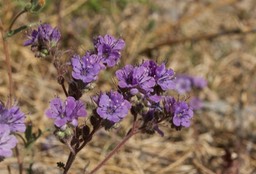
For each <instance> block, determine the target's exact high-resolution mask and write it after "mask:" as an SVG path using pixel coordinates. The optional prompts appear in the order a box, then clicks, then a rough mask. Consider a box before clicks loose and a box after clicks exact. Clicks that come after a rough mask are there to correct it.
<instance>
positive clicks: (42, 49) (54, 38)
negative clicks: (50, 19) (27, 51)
mask: <svg viewBox="0 0 256 174" xmlns="http://www.w3.org/2000/svg"><path fill="white" fill-rule="evenodd" d="M28 37H29V39H28V40H26V41H25V42H24V46H29V45H31V49H32V51H34V52H36V57H45V56H47V55H48V54H49V51H50V49H51V48H53V47H55V46H56V45H57V43H58V42H59V40H60V37H61V35H60V32H59V30H58V29H57V28H52V26H51V25H49V24H41V25H39V27H38V29H37V30H33V31H32V33H31V34H30V35H28Z"/></svg>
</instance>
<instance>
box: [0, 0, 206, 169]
mask: <svg viewBox="0 0 256 174" xmlns="http://www.w3.org/2000/svg"><path fill="white" fill-rule="evenodd" d="M33 2H34V1H33ZM38 2H39V1H38ZM40 2H41V1H40ZM32 5H33V3H32ZM36 5H37V6H39V7H40V5H41V4H34V7H33V9H36V8H35V6H36ZM31 8H32V7H31ZM59 42H61V33H60V31H59V30H58V28H57V27H52V26H51V25H50V24H47V23H42V22H40V23H39V24H38V25H37V27H36V28H35V29H33V30H32V31H31V32H30V33H29V34H28V35H27V40H26V41H25V42H24V46H26V47H30V48H31V51H32V52H33V53H34V55H35V57H36V58H47V59H51V61H52V63H53V65H54V67H55V68H56V70H57V77H56V79H57V83H59V84H60V85H61V87H62V89H63V92H64V94H65V96H66V97H65V98H60V97H59V96H58V94H57V96H56V97H54V98H53V99H52V100H51V101H50V102H49V107H48V108H47V109H46V111H45V115H46V116H47V117H48V118H49V119H51V120H53V124H54V130H52V133H53V134H54V135H55V136H56V137H57V138H58V139H59V140H60V142H62V143H64V144H65V145H66V146H67V147H68V148H69V150H70V152H69V156H68V158H67V161H66V162H58V163H57V164H58V167H60V168H62V169H63V174H67V173H68V171H69V170H70V167H71V166H72V164H73V163H74V161H75V158H76V156H77V154H78V153H80V151H81V150H82V149H83V148H84V147H85V146H86V145H87V144H88V143H89V142H90V141H92V140H93V137H94V136H95V133H96V132H97V131H98V130H100V129H106V130H110V129H111V128H113V127H114V126H115V125H116V124H117V123H118V124H121V123H122V120H123V119H124V118H125V117H130V118H132V120H133V121H132V124H131V128H130V129H129V130H127V134H126V136H125V137H123V140H122V141H121V142H120V143H119V144H118V145H117V146H116V147H115V148H114V149H113V151H112V152H111V153H110V154H109V155H108V156H107V157H106V158H105V160H103V161H102V162H101V163H99V165H97V166H96V167H95V168H94V169H93V170H92V171H91V172H90V173H91V174H92V173H95V172H96V171H97V170H98V169H99V168H101V167H102V166H103V164H104V163H105V162H106V161H107V160H108V159H109V158H110V157H111V156H112V155H113V154H114V153H115V152H116V151H117V150H118V149H119V148H120V147H121V146H123V145H124V144H125V143H126V141H128V140H129V138H131V137H132V136H134V135H136V134H138V133H145V134H154V133H157V134H159V135H160V136H164V131H162V130H161V125H162V124H163V123H165V124H167V125H169V127H170V128H173V129H175V130H181V129H182V128H184V127H185V128H188V127H189V126H190V125H191V120H192V118H193V107H191V105H190V104H189V103H188V100H187V98H186V97H181V96H182V95H183V94H184V93H186V92H188V91H189V90H191V88H192V86H193V87H196V88H200V89H201V88H203V87H204V86H205V85H206V82H205V81H203V80H201V79H197V78H196V79H195V78H191V77H184V78H180V77H179V76H177V77H176V75H175V72H174V70H173V69H171V68H168V66H167V64H166V63H165V62H160V63H157V62H156V61H154V60H143V61H141V63H140V64H138V65H125V66H124V67H122V68H120V69H118V70H117V71H116V72H115V77H114V78H115V79H116V82H117V86H116V90H111V91H100V92H99V93H97V94H95V95H92V96H90V97H91V98H92V103H93V105H94V108H93V109H92V112H88V110H87V107H86V106H87V105H88V103H85V102H84V101H83V99H82V96H83V95H85V94H86V91H88V90H90V89H91V88H93V84H94V83H95V82H96V81H97V80H98V78H99V73H100V72H101V71H105V70H106V69H107V68H112V67H114V66H116V65H117V64H118V63H119V61H120V59H121V53H122V51H123V50H124V48H125V41H124V40H123V39H121V38H116V37H114V36H111V35H109V34H106V35H103V36H101V35H100V36H97V37H96V38H95V39H94V42H93V44H94V50H88V51H85V52H84V54H83V55H79V54H77V53H75V54H74V55H72V56H70V57H69V60H68V62H66V61H65V60H63V59H61V54H60V52H65V51H63V50H61V48H59ZM85 89H86V90H85ZM169 91H172V92H177V94H176V95H169ZM87 97H88V95H87ZM175 97H176V98H175ZM88 113H91V114H90V115H89V114H88ZM80 117H87V118H88V119H85V120H86V121H83V122H79V118H80ZM24 121H25V114H24V113H22V112H21V111H20V109H19V107H17V106H12V107H9V108H7V107H5V106H4V105H3V104H1V105H0V125H1V128H0V135H1V136H0V159H2V160H3V159H4V158H5V157H9V156H11V155H12V151H11V149H12V148H14V147H15V146H16V144H17V139H16V138H15V136H14V135H13V134H14V133H17V132H21V133H22V132H25V130H26V126H25V123H24ZM30 129H31V127H29V126H28V125H27V130H26V134H27V135H28V136H26V137H27V140H28V139H29V137H31V136H32V137H34V139H37V138H38V137H39V134H38V135H34V134H32V133H31V130H30ZM56 162H57V161H56Z"/></svg>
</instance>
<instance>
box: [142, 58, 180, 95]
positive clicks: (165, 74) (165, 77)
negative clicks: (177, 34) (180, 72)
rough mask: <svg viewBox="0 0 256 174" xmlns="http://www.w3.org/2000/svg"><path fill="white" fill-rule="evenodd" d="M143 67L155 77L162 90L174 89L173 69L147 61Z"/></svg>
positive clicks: (163, 64)
mask: <svg viewBox="0 0 256 174" xmlns="http://www.w3.org/2000/svg"><path fill="white" fill-rule="evenodd" d="M142 66H144V67H146V68H147V69H148V71H149V75H150V76H151V77H154V79H155V81H156V84H157V85H159V86H160V87H161V88H162V90H164V91H165V90H168V89H174V88H175V83H174V81H173V80H174V71H173V70H172V69H166V67H165V63H162V64H161V65H160V66H159V65H158V64H157V63H156V62H155V61H153V60H148V61H145V62H144V63H143V64H142Z"/></svg>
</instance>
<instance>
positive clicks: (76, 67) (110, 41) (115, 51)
mask: <svg viewBox="0 0 256 174" xmlns="http://www.w3.org/2000/svg"><path fill="white" fill-rule="evenodd" d="M124 46H125V42H124V41H123V40H122V39H115V38H114V37H113V36H110V35H105V36H98V37H97V39H95V41H94V47H95V50H94V51H91V52H89V51H87V52H86V54H85V55H84V56H82V58H80V56H79V55H74V56H73V57H72V58H71V65H72V69H73V71H72V77H73V78H74V79H76V80H81V81H83V83H85V86H86V85H87V84H89V83H91V82H93V81H95V80H96V79H97V76H98V74H99V72H100V70H102V69H104V68H105V66H108V67H113V66H114V65H116V64H117V63H118V61H119V59H120V57H121V50H122V49H123V48H124Z"/></svg>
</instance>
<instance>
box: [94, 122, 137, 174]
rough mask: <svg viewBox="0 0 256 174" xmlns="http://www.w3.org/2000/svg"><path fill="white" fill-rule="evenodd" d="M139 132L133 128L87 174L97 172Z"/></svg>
mask: <svg viewBox="0 0 256 174" xmlns="http://www.w3.org/2000/svg"><path fill="white" fill-rule="evenodd" d="M138 132H139V131H138V130H137V129H136V128H135V127H133V128H132V130H131V131H130V132H129V133H128V134H127V135H126V136H125V137H124V139H123V140H122V141H121V142H120V143H119V144H118V145H117V146H116V147H115V148H114V149H113V150H112V151H111V152H110V153H109V154H108V155H107V156H106V157H105V158H104V160H102V161H101V162H100V163H99V164H98V165H97V166H96V167H95V168H94V169H93V170H92V171H91V172H90V173H89V174H94V173H95V172H97V171H98V170H99V169H100V168H101V167H102V166H103V165H104V164H105V163H106V162H107V161H108V160H109V159H110V158H111V157H112V156H113V155H114V154H115V153H116V152H117V151H118V150H119V149H120V148H121V147H122V146H123V145H124V144H125V143H126V142H127V141H128V140H129V139H130V138H131V137H132V136H133V135H135V134H137V133H138Z"/></svg>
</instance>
